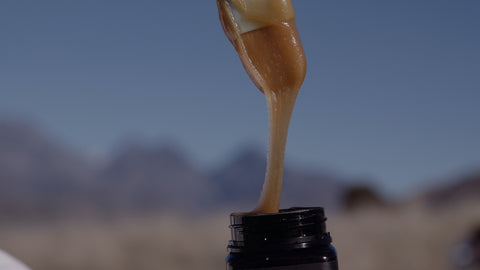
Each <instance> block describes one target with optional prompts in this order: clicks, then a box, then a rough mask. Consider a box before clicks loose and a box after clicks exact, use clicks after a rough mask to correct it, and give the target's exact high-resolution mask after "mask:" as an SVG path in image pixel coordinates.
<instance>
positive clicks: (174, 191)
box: [0, 121, 343, 219]
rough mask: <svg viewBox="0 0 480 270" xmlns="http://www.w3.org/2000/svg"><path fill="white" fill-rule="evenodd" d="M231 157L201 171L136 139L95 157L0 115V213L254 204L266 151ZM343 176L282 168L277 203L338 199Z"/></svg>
mask: <svg viewBox="0 0 480 270" xmlns="http://www.w3.org/2000/svg"><path fill="white" fill-rule="evenodd" d="M232 156H233V159H231V160H230V161H229V162H227V163H226V164H222V166H220V167H218V168H217V169H215V170H213V171H205V170H202V169H199V168H197V167H196V166H194V165H193V164H192V162H190V161H189V159H188V158H187V156H186V155H185V154H183V153H182V152H181V151H180V150H179V147H176V146H173V145H171V144H160V145H156V144H152V143H145V142H142V141H137V142H129V143H124V144H122V145H121V146H120V147H119V148H118V149H117V151H115V152H113V153H112V155H111V158H110V159H109V160H108V161H107V162H105V163H100V162H96V161H91V159H89V158H87V157H86V156H84V155H83V154H82V153H81V151H78V150H75V149H72V148H70V147H68V146H66V145H64V144H62V143H60V142H59V141H58V140H57V139H55V138H54V137H53V136H51V135H49V134H47V133H45V132H43V131H42V130H41V129H40V128H38V127H36V126H34V125H32V124H31V123H28V122H19V121H0V218H1V217H3V218H4V219H5V218H10V219H11V218H15V217H36V216H41V217H49V216H58V215H61V216H62V215H68V214H74V215H78V214H82V213H99V214H102V215H104V214H108V213H111V214H114V215H115V214H118V213H141V212H145V211H177V210H184V211H195V210H198V209H200V208H204V207H217V208H218V207H219V206H220V207H223V206H225V207H228V205H236V206H242V207H243V206H245V207H252V208H253V206H254V205H255V203H256V202H257V199H258V197H259V194H260V191H261V188H262V185H263V179H264V174H265V165H266V164H265V154H264V153H262V152H261V151H258V149H255V148H251V147H250V148H248V147H247V148H244V149H243V150H240V151H238V154H235V155H232ZM342 182H343V181H342V179H339V178H337V177H334V176H332V175H330V174H327V173H318V172H317V173H312V172H310V173H308V172H305V171H304V170H300V169H297V168H292V167H287V169H286V171H285V181H284V187H285V188H284V194H283V203H284V205H285V207H290V206H294V205H295V206H298V205H322V206H332V205H336V204H337V203H338V199H339V197H340V194H341V191H342V190H343V185H342ZM236 208H238V207H236ZM248 209H249V208H246V209H244V210H248ZM242 210H243V209H242Z"/></svg>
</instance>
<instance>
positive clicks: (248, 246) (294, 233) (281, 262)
mask: <svg viewBox="0 0 480 270" xmlns="http://www.w3.org/2000/svg"><path fill="white" fill-rule="evenodd" d="M326 220H327V218H326V217H325V213H324V210H323V208H319V207H318V208H290V209H286V210H280V212H279V213H277V214H258V215H252V214H240V213H234V214H232V215H231V216H230V224H231V225H230V230H231V233H232V240H231V241H230V242H229V245H228V252H229V253H228V256H227V270H255V269H262V270H338V263H337V252H336V251H335V248H334V247H333V246H332V244H331V243H332V237H331V236H330V233H329V232H327V229H326V225H325V221H326Z"/></svg>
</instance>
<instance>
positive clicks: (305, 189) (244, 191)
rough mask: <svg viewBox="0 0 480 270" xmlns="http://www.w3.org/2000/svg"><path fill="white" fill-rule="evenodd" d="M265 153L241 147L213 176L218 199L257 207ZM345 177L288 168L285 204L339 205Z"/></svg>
mask: <svg viewBox="0 0 480 270" xmlns="http://www.w3.org/2000/svg"><path fill="white" fill-rule="evenodd" d="M265 167H266V155H265V153H262V152H261V151H259V150H258V149H255V148H253V147H246V148H245V149H243V150H240V151H239V153H238V155H236V156H235V157H234V159H232V160H231V161H230V162H229V163H227V164H225V165H224V166H222V167H220V168H219V169H218V170H217V171H215V172H214V173H213V175H212V181H213V182H214V183H215V185H216V186H217V187H218V190H217V194H216V199H217V200H218V201H219V202H221V203H223V204H227V205H228V204H239V205H245V206H246V207H249V208H247V209H250V208H252V209H253V207H254V206H255V204H256V203H257V200H258V198H259V196H260V192H261V190H262V186H263V182H264V178H265ZM344 182H345V181H344V179H339V178H336V177H334V176H333V175H331V174H327V173H321V172H315V173H314V172H305V171H304V170H300V169H297V168H293V167H288V166H287V167H286V168H285V173H284V181H283V194H282V206H283V207H292V206H302V205H303V206H313V205H315V206H325V207H328V206H330V207H332V206H336V205H337V204H338V203H339V202H340V195H341V194H342V192H343V189H344V185H343V183H344Z"/></svg>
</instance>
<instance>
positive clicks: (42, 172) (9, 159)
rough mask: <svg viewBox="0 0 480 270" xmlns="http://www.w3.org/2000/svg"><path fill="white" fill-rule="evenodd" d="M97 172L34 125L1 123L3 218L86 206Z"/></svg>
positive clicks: (0, 213)
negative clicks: (80, 205) (74, 206)
mask: <svg viewBox="0 0 480 270" xmlns="http://www.w3.org/2000/svg"><path fill="white" fill-rule="evenodd" d="M95 171H96V168H95V167H94V166H93V165H92V164H88V162H87V161H86V159H85V158H83V157H81V156H80V155H78V154H77V153H75V152H74V151H72V150H71V149H69V148H67V147H65V146H62V145H60V144H58V143H57V142H56V141H54V140H53V139H51V138H50V137H49V136H47V135H46V134H45V133H43V132H42V131H41V130H40V129H38V128H35V127H34V126H33V125H31V124H29V123H26V122H16V121H1V122H0V216H4V217H5V216H6V217H9V216H15V215H18V214H25V215H30V216H32V215H33V216H34V215H49V214H51V213H52V212H53V211H55V212H58V211H60V210H63V211H68V210H69V209H71V208H72V206H73V205H76V206H79V204H82V205H84V201H86V200H85V199H84V198H85V197H86V195H87V194H88V193H89V190H90V189H91V188H92V187H93V185H94V184H95V183H94V181H93V180H94V176H95ZM79 202H81V203H79Z"/></svg>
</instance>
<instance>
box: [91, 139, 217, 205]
mask: <svg viewBox="0 0 480 270" xmlns="http://www.w3.org/2000/svg"><path fill="white" fill-rule="evenodd" d="M100 179H101V180H100V181H101V183H102V184H101V186H102V187H101V188H102V190H103V192H104V198H108V199H109V202H110V206H113V207H120V208H122V209H123V208H125V209H130V210H138V209H143V210H158V209H180V208H181V209H193V208H196V207H202V206H205V205H206V204H207V203H208V202H209V201H210V200H211V198H212V190H213V188H212V187H211V183H210V182H209V181H208V179H207V178H206V175H205V173H203V172H202V171H200V170H199V169H197V168H195V167H194V166H193V165H192V164H191V163H190V162H189V161H188V160H187V159H186V157H185V155H183V154H182V153H181V152H180V151H179V150H178V148H175V147H173V146H169V145H159V146H156V145H147V144H142V143H138V142H136V143H129V144H127V145H123V146H122V147H121V150H120V151H118V152H117V153H116V154H115V155H114V158H113V159H112V161H111V163H109V164H108V165H107V166H106V168H105V169H104V170H103V171H102V173H101V176H100Z"/></svg>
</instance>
